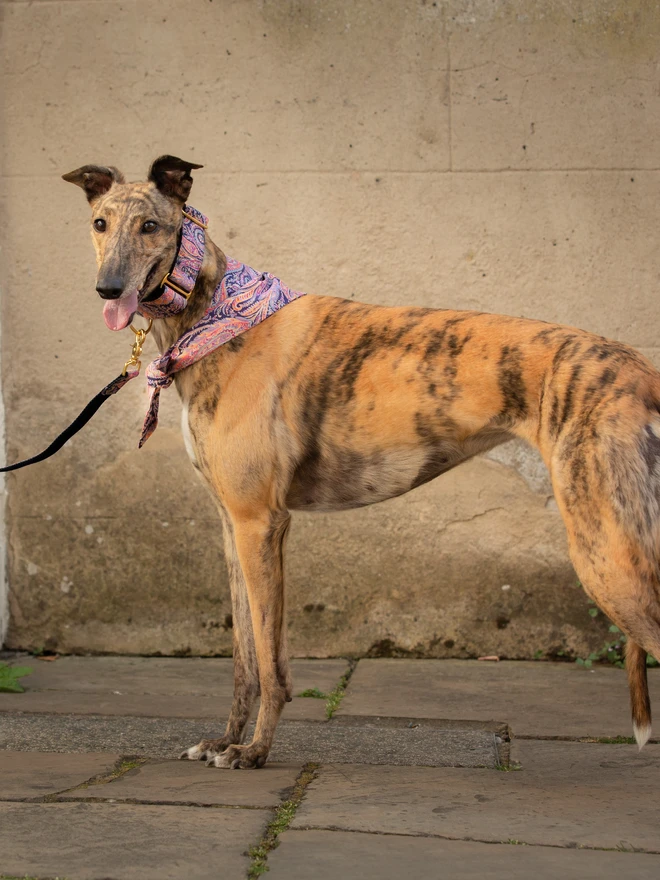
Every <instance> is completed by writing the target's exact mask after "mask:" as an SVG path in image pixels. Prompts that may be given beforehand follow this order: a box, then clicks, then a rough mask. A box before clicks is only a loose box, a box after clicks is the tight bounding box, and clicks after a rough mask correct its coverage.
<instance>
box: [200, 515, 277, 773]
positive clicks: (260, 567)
mask: <svg viewBox="0 0 660 880" xmlns="http://www.w3.org/2000/svg"><path fill="white" fill-rule="evenodd" d="M231 519H232V525H233V528H234V535H235V542H236V550H237V552H238V558H239V561H240V565H241V569H242V572H243V575H244V577H245V584H246V588H247V595H248V600H249V606H250V615H251V619H252V628H253V632H254V645H255V652H256V657H257V664H258V668H259V686H260V693H261V703H260V707H259V715H258V717H257V725H256V729H255V732H254V739H253V741H252V742H251V743H249V744H248V745H230V746H229V747H228V748H227V749H226V751H224V752H223V753H222V754H221V755H218V756H217V757H215V758H213V759H212V761H211V762H210V763H211V764H213V765H214V766H215V767H225V768H227V767H229V768H231V769H240V768H248V767H262V766H263V765H264V764H265V763H266V758H267V757H268V753H269V751H270V747H271V744H272V741H273V737H274V735H275V728H276V726H277V722H278V720H279V717H280V714H281V712H282V709H283V707H284V703H285V702H286V701H287V700H290V699H291V678H290V674H289V663H288V657H287V648H286V638H285V626H286V621H285V613H284V560H283V548H284V539H285V537H286V533H287V530H288V527H289V522H290V517H289V514H288V513H287V512H286V511H282V510H268V509H263V510H258V511H251V512H250V514H249V515H246V514H245V513H243V515H241V516H237V515H232V516H231Z"/></svg>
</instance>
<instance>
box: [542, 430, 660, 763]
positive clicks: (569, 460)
mask: <svg viewBox="0 0 660 880" xmlns="http://www.w3.org/2000/svg"><path fill="white" fill-rule="evenodd" d="M603 447H604V448H603ZM553 464H554V466H553V468H552V471H553V473H552V476H553V484H554V487H555V496H556V499H557V503H558V505H559V508H560V510H561V512H562V515H563V518H564V522H565V524H566V530H567V533H568V540H569V550H570V556H571V561H572V562H573V566H574V568H575V571H576V573H577V575H578V577H579V579H580V582H581V583H582V585H583V587H584V589H585V591H586V592H587V594H588V595H589V596H590V597H591V598H592V599H593V600H594V601H595V602H596V604H597V605H598V606H599V607H600V608H601V609H602V610H603V611H604V612H605V613H606V614H607V615H608V617H609V618H610V619H611V620H612V621H613V622H614V623H615V624H616V625H617V626H618V627H619V629H620V630H622V632H623V633H625V635H626V637H627V639H628V641H627V645H626V668H627V672H628V684H629V689H630V703H631V710H632V721H633V731H634V734H635V738H636V740H637V743H638V744H639V747H640V748H641V747H642V746H643V745H644V744H645V743H646V742H647V740H648V738H649V736H650V734H651V704H650V700H649V692H648V683H647V673H646V655H647V653H649V654H651V655H652V656H654V657H656V658H660V564H659V563H660V542H658V535H657V522H658V517H657V515H656V514H657V499H656V496H655V493H654V491H653V490H654V487H653V486H652V485H651V484H650V481H649V475H648V472H645V471H644V470H643V464H644V463H643V462H640V460H639V455H638V450H637V449H636V448H635V445H634V443H629V442H626V444H625V448H624V447H623V444H621V446H620V447H617V455H616V457H615V456H613V455H612V454H611V449H610V443H609V441H605V442H604V443H603V444H602V446H601V448H595V449H589V448H588V447H586V448H585V447H584V446H582V445H580V446H579V447H577V448H575V449H574V450H572V451H571V454H570V456H566V457H565V460H564V462H562V463H561V464H559V463H558V462H557V461H555V462H554V463H553Z"/></svg>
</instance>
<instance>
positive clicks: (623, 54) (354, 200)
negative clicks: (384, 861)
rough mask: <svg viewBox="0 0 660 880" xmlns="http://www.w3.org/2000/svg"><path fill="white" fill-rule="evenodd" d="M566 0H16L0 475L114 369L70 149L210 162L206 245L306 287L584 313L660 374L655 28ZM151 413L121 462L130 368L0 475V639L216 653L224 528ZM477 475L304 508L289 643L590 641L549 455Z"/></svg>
mask: <svg viewBox="0 0 660 880" xmlns="http://www.w3.org/2000/svg"><path fill="white" fill-rule="evenodd" d="M574 5H575V8H576V9H577V7H578V6H580V9H581V11H580V12H579V14H578V13H576V15H575V16H574V17H576V23H573V22H572V20H571V22H570V26H569V22H568V18H567V16H569V17H570V15H571V14H572V13H571V9H573V6H572V5H571V4H569V5H568V6H567V5H566V4H562V5H561V10H560V11H557V9H559V6H557V7H556V8H555V4H539V3H536V2H535V0H526V2H525V0H516V2H510V3H495V4H492V3H485V2H476V0H475V2H468V0H464V2H459V0H452V2H451V3H449V4H437V5H433V4H432V3H430V2H426V3H425V2H423V0H419V2H413V3H410V4H408V5H407V6H402V5H401V4H399V3H397V2H395V0H388V2H387V3H377V2H375V0H369V2H358V3H348V2H341V0H323V2H322V0H318V2H310V3H306V4H303V5H302V6H301V5H300V4H298V3H293V2H291V3H289V2H288V0H287V2H274V0H272V2H271V0H268V2H260V3H257V2H249V0H237V2H233V3H223V4H198V5H191V4H180V3H176V2H174V0H167V2H164V3H160V2H159V3H156V2H155V0H153V2H152V0H149V2H145V3H140V4H139V5H138V4H136V3H131V2H129V3H121V4H120V3H118V2H111V0H98V2H94V3H90V2H84V0H71V2H64V3H62V2H56V0H54V2H49V3H41V4H28V3H22V2H16V3H10V4H5V6H4V7H3V10H4V19H5V21H4V31H3V37H2V40H3V57H4V59H5V61H4V63H5V74H4V76H5V89H4V90H3V102H4V103H3V110H2V113H3V127H4V132H5V135H4V145H3V148H4V153H3V157H4V158H3V160H2V162H3V165H2V171H3V177H2V180H1V184H2V189H3V197H4V202H5V205H6V208H7V210H6V211H5V212H4V214H3V216H2V218H1V221H0V222H1V223H2V233H3V239H4V242H5V247H4V250H3V255H2V260H3V266H2V281H3V293H4V296H3V305H2V308H3V385H4V394H5V402H6V407H7V433H8V458H9V459H10V460H14V459H16V458H18V457H21V456H25V455H28V454H29V453H31V452H34V451H35V450H36V449H38V448H41V446H42V445H43V444H44V442H45V440H46V439H48V438H50V437H52V436H54V434H55V433H57V432H58V431H59V430H60V429H61V428H62V427H63V425H64V424H66V423H67V422H68V421H69V420H70V419H71V417H72V416H73V415H75V414H76V413H77V412H78V411H79V409H80V408H81V406H82V405H83V403H84V402H85V401H86V400H88V399H89V398H90V397H91V396H92V395H93V394H94V393H96V391H97V390H98V389H99V388H100V387H101V386H102V385H103V384H104V383H105V382H107V381H108V380H109V379H110V378H112V376H114V375H116V373H117V372H118V370H119V368H120V367H121V365H122V364H123V362H124V361H125V359H126V357H127V352H128V347H129V340H128V339H127V338H126V336H125V335H118V336H113V335H112V334H110V333H107V332H106V331H105V328H104V326H103V323H102V320H101V315H100V312H101V309H100V303H99V301H98V299H97V297H96V294H95V293H94V263H93V256H92V248H91V245H90V243H89V239H88V232H87V222H88V208H87V207H86V205H85V202H84V199H83V198H82V196H81V193H80V192H79V191H78V190H76V189H75V188H74V187H70V186H66V185H65V184H64V183H63V182H61V181H60V180H59V177H58V175H59V174H60V173H61V172H63V171H68V170H70V169H71V168H73V167H75V166H77V165H79V164H82V163H84V162H88V161H101V162H111V163H113V164H116V165H118V166H119V167H120V168H122V169H123V170H125V171H126V172H127V173H128V174H129V175H132V176H134V177H139V176H144V173H145V171H146V168H147V166H148V164H149V162H150V161H151V160H152V159H153V158H154V156H155V155H157V154H158V153H160V152H166V151H167V152H174V153H179V154H181V155H183V156H186V157H190V158H191V159H196V160H197V161H200V162H203V163H205V165H206V168H205V170H204V171H201V172H199V173H198V174H197V175H196V182H195V188H194V191H193V196H194V198H192V201H193V203H194V204H195V205H196V206H198V207H199V208H200V209H201V210H204V211H205V212H206V213H208V214H209V215H210V217H211V224H212V225H211V234H212V236H213V237H214V239H215V240H216V241H217V242H218V243H219V244H220V245H221V246H223V247H225V248H226V250H228V251H229V252H230V253H231V254H232V255H235V256H238V257H240V258H241V259H243V260H245V261H247V262H249V263H251V264H252V265H255V266H257V267H259V268H267V269H270V270H272V271H274V272H276V273H278V274H280V275H281V276H282V277H283V278H284V279H286V281H287V282H288V283H290V284H291V285H292V286H294V287H298V288H300V289H304V290H307V291H309V292H311V293H328V294H333V295H340V296H346V297H349V298H354V299H363V300H366V301H371V302H382V303H385V304H394V303H416V304H419V305H428V306H436V307H457V308H474V309H481V310H486V311H492V312H503V313H509V314H521V315H527V316H531V317H537V318H542V319H545V320H551V321H560V322H563V323H568V324H576V325H578V326H583V327H586V328H589V329H592V330H595V331H597V332H600V333H603V334H605V335H608V336H612V337H615V338H620V339H623V340H624V341H626V342H630V343H632V344H634V345H636V346H637V347H639V348H641V349H642V350H643V351H644V352H645V353H646V354H647V355H649V356H650V357H652V358H654V359H655V360H656V362H658V363H660V347H659V346H658V343H657V338H658V319H657V309H656V304H655V300H654V297H653V295H652V291H654V290H655V288H656V282H657V276H658V271H659V270H660V259H659V258H658V255H657V241H656V238H657V234H656V229H657V204H658V202H659V196H660V174H659V173H657V172H656V171H653V170H651V169H653V168H654V167H656V166H655V164H654V162H653V161H652V150H653V147H652V144H654V143H655V142H656V141H657V134H658V133H659V131H658V130H659V129H660V124H659V115H658V112H657V107H656V104H657V101H658V98H657V96H656V95H655V91H657V90H656V89H655V86H654V85H653V83H651V85H649V83H648V82H647V79H648V78H650V79H651V80H652V79H653V73H652V69H651V62H652V43H653V35H654V34H655V33H656V32H657V29H658V22H660V13H659V12H658V11H657V10H655V7H648V8H647V5H644V4H641V3H640V4H627V6H625V7H624V4H615V3H614V2H610V0H608V2H607V3H604V4H574ZM542 7H543V8H542ZM597 7H598V8H597ZM589 10H591V11H589ZM598 10H600V11H598ZM630 10H632V12H635V11H637V13H638V17H637V19H636V21H637V24H635V25H634V27H633V24H631V22H633V18H631V15H632V13H630ZM603 16H606V17H607V21H606V19H605V18H604V17H603ZM599 23H600V24H599ZM601 25H602V27H601ZM599 28H600V30H599ZM635 28H636V29H635ZM264 34H265V35H266V36H264ZM544 37H545V39H544ZM518 48H520V49H522V52H521V53H518V54H519V55H520V57H518V55H516V58H515V59H514V60H510V59H509V56H508V54H507V53H514V54H515V53H517V51H518ZM534 49H536V50H537V51H536V52H535V51H533V50H534ZM450 68H451V73H450ZM509 68H510V69H509ZM500 74H501V76H502V77H503V76H505V74H506V76H508V77H509V79H508V80H507V81H506V83H505V84H506V89H507V92H506V93H507V95H509V98H507V101H500V100H499V97H500V93H499V91H498V90H499V89H500V82H499V80H498V82H497V83H496V82H495V78H496V77H500V78H501V76H500ZM523 74H524V75H525V76H526V77H527V79H528V80H529V83H528V85H527V86H524V84H522V80H521V79H520V78H521V76H523ZM527 74H529V76H527ZM553 77H554V79H553ZM482 86H483V88H482ZM514 86H515V89H518V91H515V89H514ZM516 95H517V97H516V98H515V100H516V103H515V105H514V107H515V108H517V109H514V110H512V105H511V101H512V100H513V97H515V96H516ZM512 96H513V97H512ZM507 102H508V103H507ZM450 105H451V106H450ZM583 105H584V107H585V108H586V109H585V110H584V112H583V113H580V112H578V108H579V107H582V106H583ZM642 105H643V106H642ZM475 108H476V109H475ZM537 109H538V110H539V113H538V114H536V110H537ZM532 110H533V111H534V114H533V115H532V116H530V113H532ZM518 111H519V112H518ZM541 111H543V115H541ZM516 114H517V115H516ZM531 122H534V123H535V134H534V137H535V140H534V141H533V142H532V141H531V140H529V145H528V149H527V150H526V151H525V154H526V155H525V156H524V157H520V156H518V151H519V144H518V141H519V140H520V137H521V136H522V133H523V132H526V131H527V128H528V127H529V125H530V124H531ZM585 131H586V132H587V134H588V136H585ZM225 132H226V133H225ZM450 134H451V150H450ZM523 143H526V141H523ZM527 154H528V155H527ZM628 167H629V168H632V169H633V170H627V169H628ZM499 168H515V169H518V170H516V171H512V172H505V173H490V170H492V169H499ZM571 168H579V169H581V170H580V171H579V172H573V171H570V170H561V171H560V170H546V171H542V170H535V169H571ZM594 168H608V169H610V170H605V171H603V170H600V171H598V170H593V169H594ZM452 169H453V173H452ZM457 169H458V170H459V171H460V173H456V172H457ZM465 169H471V172H470V173H466V172H465ZM616 169H619V170H616ZM640 169H647V170H640ZM153 353H154V349H153V347H151V348H149V347H148V348H147V349H146V351H145V354H146V355H147V356H148V355H149V354H152V355H153ZM163 398H164V399H163V403H162V407H161V410H162V416H161V425H160V427H159V429H158V431H157V433H156V435H155V436H154V437H153V438H152V439H151V440H150V441H149V443H148V444H147V446H146V447H145V449H144V450H142V451H140V452H139V453H138V451H137V449H136V443H137V438H138V432H139V426H140V423H141V419H142V417H143V414H144V411H145V408H146V392H145V388H144V384H143V380H138V381H136V382H134V383H131V385H129V386H128V387H127V388H126V389H125V390H124V391H122V393H121V395H120V396H119V397H118V398H115V399H113V401H112V402H110V403H109V404H108V405H107V407H105V408H104V410H103V411H102V412H101V413H99V415H98V416H97V417H96V418H95V419H94V421H93V422H92V423H91V424H90V425H89V426H88V427H87V428H86V429H85V431H84V433H82V434H81V435H79V436H78V437H76V438H75V439H74V440H73V441H72V442H71V444H70V445H69V446H68V447H66V448H65V449H64V450H63V451H62V452H61V453H59V455H58V457H57V458H56V459H54V460H53V461H52V462H48V463H45V464H42V465H39V466H38V467H37V468H35V469H32V470H27V471H24V472H22V473H20V474H18V475H14V476H12V477H10V478H9V481H8V484H9V490H10V504H9V523H8V525H9V541H10V586H11V615H12V622H11V627H10V630H9V635H8V644H9V645H12V646H14V647H19V646H24V647H29V646H41V645H46V646H48V647H53V648H58V649H60V650H76V651H87V650H92V651H121V652H157V651H160V652H162V653H188V652H190V653H197V652H201V653H216V652H224V653H227V652H228V651H229V650H230V647H231V629H230V625H229V624H230V621H229V618H228V615H229V612H230V603H229V595H228V588H227V580H226V574H225V571H224V566H223V564H222V559H221V545H222V541H221V535H220V529H219V523H218V520H217V517H216V514H215V510H214V505H213V502H212V500H211V499H210V497H209V496H208V495H207V493H206V491H205V490H204V489H203V488H202V486H201V485H200V484H199V483H198V482H197V480H196V478H195V476H194V474H193V472H192V469H191V468H190V466H189V464H188V462H187V460H186V456H185V453H184V450H183V444H182V441H181V439H180V437H179V432H178V421H179V414H180V408H179V404H178V401H177V399H176V394H175V392H174V391H173V390H170V391H169V392H166V393H165V394H164V395H163ZM491 458H492V460H491V461H488V460H481V461H476V462H473V463H471V464H469V465H467V466H465V467H463V468H460V469H459V470H457V471H456V472H453V473H451V474H449V475H447V476H445V477H444V478H443V480H441V481H437V482H436V483H434V484H431V485H428V486H425V487H423V488H421V489H419V490H417V491H416V492H414V493H413V494H411V495H410V496H407V497H405V498H401V499H397V500H395V501H392V502H388V503H386V504H384V505H381V506H379V507H376V508H373V509H367V510H363V511H359V512H355V513H346V514H336V515H328V516H316V517H312V516H297V517H296V518H295V520H294V527H293V530H292V537H291V541H290V543H289V584H290V603H289V607H290V620H291V643H292V647H293V650H294V653H297V654H299V655H301V654H309V655H312V656H328V655H333V654H339V653H342V652H360V653H363V652H371V653H372V654H381V653H388V652H390V653H391V652H394V653H405V652H413V653H414V654H418V653H421V654H428V655H430V656H450V655H452V654H456V655H459V656H466V655H474V654H480V653H490V652H497V653H500V654H502V655H507V656H512V657H530V656H533V655H534V653H535V652H537V651H552V650H558V649H569V650H575V651H580V652H583V651H586V650H587V649H588V648H589V647H595V646H597V645H599V644H600V643H601V642H602V639H603V635H604V628H603V626H602V625H601V624H600V623H599V622H594V621H592V620H591V619H590V618H589V617H588V616H587V615H586V612H585V609H586V606H585V600H584V597H583V595H582V594H581V593H580V591H579V590H578V589H577V588H576V586H575V578H574V575H573V573H572V570H571V568H570V565H569V563H568V560H567V557H566V552H565V539H564V534H563V526H562V524H561V522H560V520H559V516H558V513H557V511H556V508H555V507H554V502H553V499H552V497H551V487H550V485H549V483H548V481H547V477H546V475H545V473H544V470H543V467H542V465H541V464H540V461H539V459H538V457H536V456H535V454H534V453H531V452H529V451H527V450H525V449H523V448H522V447H521V446H519V445H516V446H507V447H503V448H501V449H500V450H497V451H496V452H494V453H493V454H492V456H491ZM502 587H509V589H508V590H502Z"/></svg>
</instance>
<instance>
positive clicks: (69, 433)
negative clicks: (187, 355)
mask: <svg viewBox="0 0 660 880" xmlns="http://www.w3.org/2000/svg"><path fill="white" fill-rule="evenodd" d="M129 363H130V362H129ZM127 366H128V365H127ZM138 372H139V369H138V371H131V372H130V373H129V372H128V371H127V372H126V373H120V374H119V375H118V376H117V378H116V379H113V380H112V382H110V383H109V384H108V385H106V386H105V388H102V389H101V391H99V393H98V394H97V395H96V396H95V397H93V398H92V399H91V400H90V402H89V403H88V404H87V406H86V407H85V409H84V410H83V411H82V412H81V413H80V415H79V416H77V417H76V418H75V419H74V420H73V421H72V422H71V424H70V425H69V427H68V428H65V429H64V430H63V431H62V433H61V434H59V435H58V436H57V437H56V438H55V439H54V440H53V442H52V443H51V444H50V446H47V447H46V449H44V451H43V452H40V453H39V454H38V455H33V456H32V458H26V459H25V460H24V461H18V462H16V464H8V465H7V466H6V467H3V468H0V474H4V473H7V471H17V470H19V468H24V467H27V466H28V465H30V464H37V462H40V461H44V460H45V459H47V458H50V457H51V455H55V453H56V452H58V451H59V450H60V449H61V448H62V447H63V446H64V444H65V443H67V442H68V441H69V440H70V439H71V438H72V437H73V436H74V435H75V434H77V433H78V431H80V430H81V428H84V427H85V425H86V424H87V422H88V421H89V420H90V419H91V418H92V417H93V416H94V415H95V413H97V412H98V410H99V409H100V408H101V407H102V406H103V404H104V403H105V402H106V400H108V399H109V398H110V397H112V395H113V394H116V393H117V392H118V391H119V390H120V389H121V388H123V387H124V385H125V384H126V383H127V382H128V381H130V380H131V379H134V378H135V376H137V375H138Z"/></svg>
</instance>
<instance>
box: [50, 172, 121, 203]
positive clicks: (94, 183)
mask: <svg viewBox="0 0 660 880" xmlns="http://www.w3.org/2000/svg"><path fill="white" fill-rule="evenodd" d="M62 180H66V181H67V183H75V185H76V186H79V187H81V188H82V189H84V190H85V195H86V196H87V201H88V202H90V204H91V202H93V201H94V200H95V199H98V197H99V196H102V195H103V193H107V191H108V190H109V189H110V187H111V186H112V184H113V183H125V180H124V175H123V174H122V173H121V171H118V170H117V169H116V168H113V167H112V166H110V167H106V166H105V165H83V166H82V168H76V170H75V171H70V172H69V173H68V174H63V175H62Z"/></svg>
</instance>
